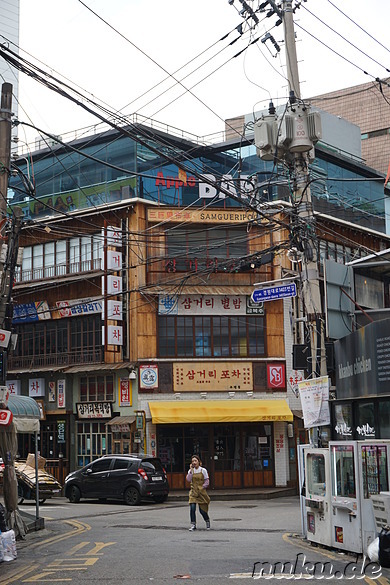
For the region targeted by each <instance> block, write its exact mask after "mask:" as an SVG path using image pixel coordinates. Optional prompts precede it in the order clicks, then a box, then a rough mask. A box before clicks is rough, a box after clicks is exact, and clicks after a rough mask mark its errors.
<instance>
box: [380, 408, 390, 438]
mask: <svg viewBox="0 0 390 585" xmlns="http://www.w3.org/2000/svg"><path fill="white" fill-rule="evenodd" d="M378 421H379V433H380V438H381V439H390V400H380V401H379V402H378Z"/></svg>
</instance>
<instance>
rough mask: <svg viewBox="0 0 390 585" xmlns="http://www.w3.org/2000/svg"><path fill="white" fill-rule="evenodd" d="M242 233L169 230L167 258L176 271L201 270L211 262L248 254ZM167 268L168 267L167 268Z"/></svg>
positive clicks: (222, 229)
mask: <svg viewBox="0 0 390 585" xmlns="http://www.w3.org/2000/svg"><path fill="white" fill-rule="evenodd" d="M247 242H248V234H247V232H246V229H245V230H244V229H242V228H234V229H226V228H221V229H217V228H213V229H212V230H211V229H210V230H204V229H203V228H201V227H199V228H198V229H191V230H190V229H188V230H180V229H172V230H171V231H170V232H169V233H168V235H167V256H168V258H169V259H170V261H171V262H173V265H174V269H175V270H176V271H188V270H203V269H205V268H208V267H209V266H210V262H213V263H214V265H215V266H218V261H221V262H222V261H223V260H226V259H229V258H242V257H243V256H247V254H248V243H247ZM169 266H171V265H169Z"/></svg>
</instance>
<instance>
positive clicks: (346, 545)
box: [329, 440, 390, 553]
mask: <svg viewBox="0 0 390 585" xmlns="http://www.w3.org/2000/svg"><path fill="white" fill-rule="evenodd" d="M329 451H330V473H331V483H332V495H331V511H332V512H331V521H332V528H331V535H332V538H331V546H334V547H335V548H339V549H342V550H346V551H349V552H355V553H366V552H367V546H368V545H369V544H370V542H371V541H372V540H373V539H374V538H375V537H376V526H375V518H374V514H373V508H372V503H371V502H370V496H371V495H374V494H379V493H380V492H381V491H388V489H389V487H388V486H389V465H390V441H388V440H384V441H376V440H373V441H371V440H366V441H340V442H336V441H330V442H329Z"/></svg>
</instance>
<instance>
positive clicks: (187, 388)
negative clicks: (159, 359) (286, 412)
mask: <svg viewBox="0 0 390 585" xmlns="http://www.w3.org/2000/svg"><path fill="white" fill-rule="evenodd" d="M173 390H174V392H218V391H223V392H240V391H252V390H253V374H252V363H251V362H202V363H195V362H181V363H175V364H173Z"/></svg>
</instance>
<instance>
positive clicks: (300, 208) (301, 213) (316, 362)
mask: <svg viewBox="0 0 390 585" xmlns="http://www.w3.org/2000/svg"><path fill="white" fill-rule="evenodd" d="M283 27H284V36H285V46H286V62H287V78H288V84H289V90H290V104H291V107H292V109H294V103H295V101H294V100H299V99H300V97H301V93H300V85H299V73H298V60H297V53H296V44H295V31H294V20H293V9H292V1H291V0H283ZM305 110H307V107H306V108H302V114H303V117H304V116H305ZM303 122H304V120H303V119H302V125H303ZM297 127H298V128H299V127H300V123H299V121H298V126H297ZM302 131H305V129H303V130H302ZM313 146H314V145H313ZM293 157H294V160H293V167H294V171H295V172H294V175H295V177H294V179H295V180H294V185H293V192H294V195H293V198H294V201H293V203H294V204H295V206H296V213H297V220H298V225H300V230H299V231H300V234H299V237H300V238H301V244H302V247H303V250H302V252H303V257H302V288H303V290H302V295H303V301H304V304H305V309H306V318H307V326H308V329H309V333H310V348H311V373H312V374H313V375H314V377H318V376H325V375H326V373H327V369H326V355H325V335H324V320H323V311H322V306H321V293H320V282H319V276H318V264H317V251H316V249H315V248H314V245H313V239H315V235H316V234H315V221H314V213H313V206H312V200H311V193H310V177H309V156H308V152H306V151H302V152H296V153H294V154H293Z"/></svg>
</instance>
